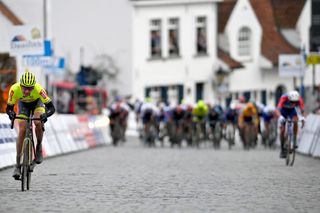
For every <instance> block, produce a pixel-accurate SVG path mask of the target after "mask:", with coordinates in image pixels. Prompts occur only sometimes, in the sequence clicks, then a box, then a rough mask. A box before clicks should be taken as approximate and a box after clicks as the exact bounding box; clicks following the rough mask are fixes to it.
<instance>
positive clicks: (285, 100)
mask: <svg viewBox="0 0 320 213" xmlns="http://www.w3.org/2000/svg"><path fill="white" fill-rule="evenodd" d="M297 108H300V112H301V115H302V118H301V120H302V127H303V126H304V102H303V100H302V98H301V97H300V94H299V93H298V92H297V91H295V90H293V91H290V92H288V93H285V94H283V95H282V96H281V97H280V99H279V103H278V106H277V109H278V113H279V114H280V115H281V116H280V142H281V152H280V158H286V152H285V151H286V150H284V140H285V123H286V118H291V119H292V121H293V132H294V134H293V140H294V141H296V140H297V132H298V113H297V110H296V109H297Z"/></svg>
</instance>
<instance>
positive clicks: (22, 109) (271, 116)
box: [6, 70, 304, 179]
mask: <svg viewBox="0 0 320 213" xmlns="http://www.w3.org/2000/svg"><path fill="white" fill-rule="evenodd" d="M16 104H18V106H19V107H18V111H17V112H18V115H19V116H24V117H29V116H30V114H31V113H32V114H33V116H34V117H36V118H40V120H39V121H34V124H35V127H36V128H35V134H36V138H37V146H36V153H35V163H37V164H40V163H41V162H42V160H43V157H42V138H43V128H42V126H43V124H44V123H45V122H46V121H47V118H48V117H49V116H51V115H52V114H54V112H55V107H54V105H53V104H52V101H51V99H50V97H49V96H48V95H47V93H46V91H45V89H44V88H43V87H42V86H41V85H40V84H39V83H37V82H36V77H35V75H34V74H33V73H32V72H31V71H29V70H26V71H25V72H24V73H23V74H22V75H21V78H20V81H19V82H17V83H15V84H13V85H12V86H11V88H10V90H9V94H8V101H7V107H6V112H7V114H8V116H9V119H10V120H14V119H15V118H16V111H15V109H14V107H15V105H16ZM131 108H132V109H134V111H135V114H136V121H137V123H138V127H139V128H138V129H139V135H140V138H141V140H142V141H143V143H144V144H146V145H149V146H154V145H155V141H156V140H159V141H160V142H161V143H162V144H163V141H164V140H166V139H168V140H169V141H170V143H171V146H174V145H178V146H179V147H180V146H181V144H182V141H186V142H187V144H188V146H197V147H199V145H200V143H201V142H203V141H210V140H211V141H213V145H214V147H215V148H219V147H220V141H221V140H222V138H223V137H225V138H226V139H227V140H228V141H229V145H230V146H232V145H233V144H234V138H235V132H236V131H235V130H236V129H238V130H239V133H240V134H239V135H240V138H241V139H242V141H243V144H244V147H249V148H250V147H254V146H255V145H256V144H257V139H258V134H261V136H262V139H263V140H262V141H263V142H264V143H265V144H267V143H269V145H270V146H271V145H272V144H273V143H274V142H275V137H273V138H271V139H270V135H272V134H271V133H272V132H273V133H274V134H276V132H277V128H276V127H277V122H278V121H279V124H280V142H281V152H280V157H281V158H285V157H286V150H285V148H284V141H285V123H286V119H287V118H290V119H291V120H292V121H293V122H294V140H297V132H298V119H299V117H300V120H301V121H302V127H303V125H304V102H303V99H302V98H301V96H300V94H299V93H298V92H297V91H295V90H294V91H290V92H288V93H285V94H283V95H282V96H281V98H280V100H279V103H278V105H277V107H270V106H263V105H262V104H259V103H256V102H255V101H251V100H249V101H248V100H246V99H245V98H244V97H240V98H239V101H238V102H237V103H231V104H230V105H229V106H228V107H227V108H225V109H224V108H223V107H222V106H221V105H220V104H213V103H210V102H206V101H204V100H199V101H198V102H197V103H196V104H192V103H186V102H185V101H182V102H181V103H178V104H176V105H174V106H170V105H169V104H166V103H158V104H157V105H156V104H155V103H154V102H153V100H152V99H151V98H150V97H148V98H146V100H145V101H144V102H140V101H137V102H136V103H135V104H134V106H131V107H130V106H129V105H128V103H127V102H126V101H125V100H124V99H122V98H116V100H115V101H114V102H113V103H112V104H111V105H110V107H109V110H110V115H109V118H110V130H111V134H112V137H113V138H116V139H117V141H125V140H126V138H125V135H126V129H127V121H128V115H129V111H130V110H131ZM298 116H299V117H298ZM17 120H18V127H19V133H18V137H17V143H16V165H15V168H14V172H13V177H14V178H15V179H19V178H20V176H21V163H20V162H21V159H20V154H21V149H22V144H23V139H24V136H25V132H26V121H25V120H22V119H17ZM261 124H263V125H261ZM117 131H118V132H117ZM115 132H116V133H117V134H114V133H115ZM248 135H249V136H251V137H248ZM115 136H116V137H115ZM114 144H115V145H116V144H117V142H115V141H114Z"/></svg>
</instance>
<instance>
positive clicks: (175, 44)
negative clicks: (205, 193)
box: [168, 18, 179, 56]
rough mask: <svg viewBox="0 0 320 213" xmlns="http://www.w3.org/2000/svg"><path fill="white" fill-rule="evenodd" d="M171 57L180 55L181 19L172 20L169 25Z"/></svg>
mask: <svg viewBox="0 0 320 213" xmlns="http://www.w3.org/2000/svg"><path fill="white" fill-rule="evenodd" d="M168 29H169V35H168V38H169V39H168V42H169V44H168V45H169V56H178V55H179V19H177V18H171V19H169V23H168Z"/></svg>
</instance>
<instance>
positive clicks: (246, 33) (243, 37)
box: [238, 27, 251, 56]
mask: <svg viewBox="0 0 320 213" xmlns="http://www.w3.org/2000/svg"><path fill="white" fill-rule="evenodd" d="M238 54H239V56H250V55H251V30H250V29H249V28H248V27H242V28H241V29H240V30H239V37H238Z"/></svg>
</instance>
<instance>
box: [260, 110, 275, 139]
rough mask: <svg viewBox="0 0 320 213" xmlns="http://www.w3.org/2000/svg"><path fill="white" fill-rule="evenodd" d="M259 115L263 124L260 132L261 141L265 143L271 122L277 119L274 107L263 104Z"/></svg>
mask: <svg viewBox="0 0 320 213" xmlns="http://www.w3.org/2000/svg"><path fill="white" fill-rule="evenodd" d="M261 117H262V118H263V124H264V125H263V126H264V128H263V132H262V134H261V135H262V143H263V144H265V143H266V141H265V139H266V138H268V135H269V133H270V132H269V130H270V126H271V123H272V122H276V121H277V114H276V108H275V107H273V106H270V105H268V106H265V107H264V109H263V111H262V115H261ZM275 131H276V130H275Z"/></svg>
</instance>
